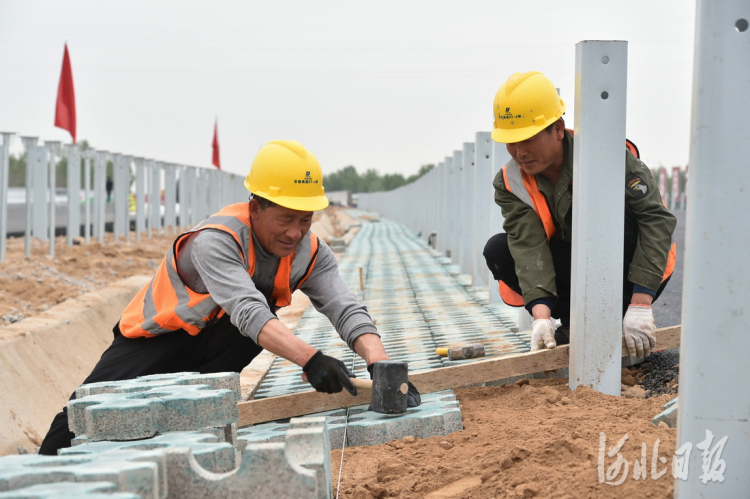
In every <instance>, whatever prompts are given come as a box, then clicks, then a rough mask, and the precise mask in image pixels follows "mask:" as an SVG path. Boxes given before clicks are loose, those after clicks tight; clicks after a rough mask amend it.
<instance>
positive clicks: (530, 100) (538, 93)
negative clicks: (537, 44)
mask: <svg viewBox="0 0 750 499" xmlns="http://www.w3.org/2000/svg"><path fill="white" fill-rule="evenodd" d="M492 110H493V112H494V115H495V129H494V130H492V139H493V140H494V141H495V142H503V143H506V144H512V143H513V142H521V141H522V140H526V139H528V138H530V137H533V136H534V135H536V134H537V133H539V132H540V131H542V130H544V129H545V128H546V127H547V126H549V125H551V124H552V123H554V122H555V121H557V120H558V119H559V118H560V117H561V116H562V115H563V113H564V112H565V103H564V102H563V100H562V99H561V98H560V96H559V95H557V89H555V86H554V85H553V84H552V82H551V81H549V79H548V78H547V77H546V76H544V75H543V74H542V73H540V72H539V71H530V72H528V73H516V74H514V75H513V76H511V77H510V78H508V81H506V82H505V83H503V84H502V85H501V86H500V88H499V89H498V91H497V93H496V94H495V102H494V105H493V106H492Z"/></svg>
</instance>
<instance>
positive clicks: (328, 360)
mask: <svg viewBox="0 0 750 499" xmlns="http://www.w3.org/2000/svg"><path fill="white" fill-rule="evenodd" d="M302 371H303V372H304V373H305V374H306V375H307V381H308V382H309V383H310V384H311V385H312V387H313V388H315V390H316V391H319V392H325V393H338V392H340V391H341V389H342V388H346V391H348V392H349V393H351V394H352V395H357V389H356V388H355V387H354V385H353V384H352V382H351V381H350V380H349V378H350V377H353V376H354V375H353V374H352V373H350V372H349V369H347V368H346V365H345V364H344V363H343V362H341V361H340V360H339V359H337V358H335V357H329V356H328V355H324V354H323V352H321V351H317V352H315V355H313V356H312V357H310V360H308V361H307V364H305V367H303V368H302Z"/></svg>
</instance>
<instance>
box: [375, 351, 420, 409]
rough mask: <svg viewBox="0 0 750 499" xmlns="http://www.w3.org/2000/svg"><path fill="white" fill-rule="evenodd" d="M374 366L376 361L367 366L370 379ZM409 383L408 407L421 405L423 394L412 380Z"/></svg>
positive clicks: (407, 393)
mask: <svg viewBox="0 0 750 499" xmlns="http://www.w3.org/2000/svg"><path fill="white" fill-rule="evenodd" d="M374 367H375V363H374V362H373V363H372V364H370V365H369V366H367V372H369V373H370V379H372V371H373V369H374ZM407 384H408V385H409V391H408V392H406V407H419V406H420V405H422V396H421V395H420V394H419V390H417V387H416V386H414V385H413V384H412V382H411V381H407ZM367 410H368V411H371V410H372V404H370V407H368V408H367Z"/></svg>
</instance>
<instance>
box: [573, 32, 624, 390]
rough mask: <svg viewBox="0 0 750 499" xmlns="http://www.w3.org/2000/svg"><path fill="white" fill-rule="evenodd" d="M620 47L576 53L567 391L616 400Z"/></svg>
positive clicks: (599, 45)
mask: <svg viewBox="0 0 750 499" xmlns="http://www.w3.org/2000/svg"><path fill="white" fill-rule="evenodd" d="M627 56H628V45H627V42H615V41H612V42H607V41H583V42H580V43H578V44H577V45H576V89H575V90H576V91H575V95H576V100H575V147H574V148H573V185H574V186H575V189H574V192H573V227H574V228H575V229H574V231H573V249H572V252H573V257H572V265H571V296H570V318H571V324H570V325H571V348H570V378H569V385H570V388H571V390H572V389H575V388H576V387H577V386H579V385H587V386H591V387H592V388H594V389H595V390H597V391H600V392H602V393H605V394H607V395H620V369H621V361H620V357H621V352H622V259H623V244H624V242H623V241H624V235H623V222H622V220H624V216H625V215H624V210H625V208H624V193H623V189H624V186H623V182H624V179H625V151H624V147H625V107H626V106H625V104H626V95H627V94H626V90H627V62H628V61H627Z"/></svg>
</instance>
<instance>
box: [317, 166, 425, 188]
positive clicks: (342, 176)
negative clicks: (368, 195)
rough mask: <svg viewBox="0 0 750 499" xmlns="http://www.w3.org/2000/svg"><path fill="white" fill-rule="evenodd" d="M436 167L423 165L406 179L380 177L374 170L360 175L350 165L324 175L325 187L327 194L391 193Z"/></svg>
mask: <svg viewBox="0 0 750 499" xmlns="http://www.w3.org/2000/svg"><path fill="white" fill-rule="evenodd" d="M434 167H435V165H422V167H421V168H420V169H419V171H418V172H417V173H415V174H414V175H410V176H408V177H404V176H403V175H402V174H400V173H386V174H385V175H380V173H379V172H378V171H377V170H375V169H372V168H371V169H369V170H367V171H366V172H365V173H364V174H362V175H360V174H359V172H357V169H356V168H355V167H353V166H351V165H350V166H347V167H345V168H342V169H341V170H338V171H335V172H333V173H330V174H328V175H324V176H323V185H324V186H325V188H326V191H327V192H333V191H352V192H354V193H357V192H378V191H391V190H393V189H397V188H399V187H401V186H402V185H406V184H410V183H412V182H414V181H415V180H417V179H418V178H419V177H421V176H422V175H424V174H425V173H427V172H429V171H430V170H432V169H433V168H434Z"/></svg>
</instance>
